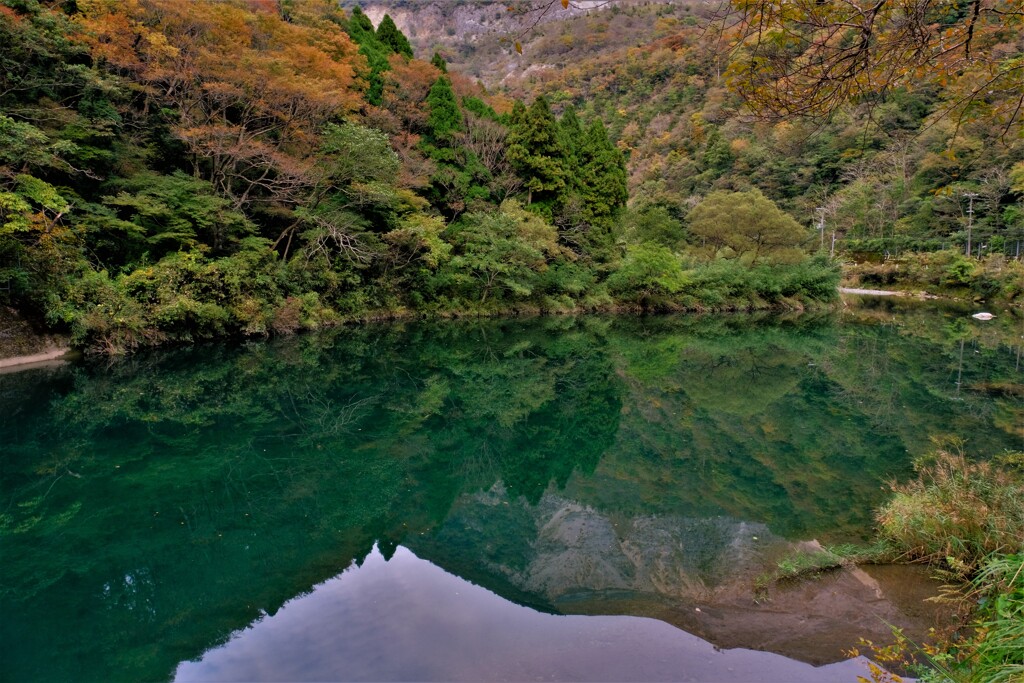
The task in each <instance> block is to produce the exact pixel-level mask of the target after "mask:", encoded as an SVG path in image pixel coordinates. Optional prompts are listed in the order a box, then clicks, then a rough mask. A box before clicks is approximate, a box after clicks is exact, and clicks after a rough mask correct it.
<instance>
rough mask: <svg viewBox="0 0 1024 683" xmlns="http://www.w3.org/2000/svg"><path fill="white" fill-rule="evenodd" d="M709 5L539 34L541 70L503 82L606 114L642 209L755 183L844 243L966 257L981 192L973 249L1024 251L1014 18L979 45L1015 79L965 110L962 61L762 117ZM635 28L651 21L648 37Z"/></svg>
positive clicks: (732, 40)
mask: <svg viewBox="0 0 1024 683" xmlns="http://www.w3.org/2000/svg"><path fill="white" fill-rule="evenodd" d="M997 4H998V3H997ZM713 9H714V10H720V8H711V7H709V6H707V5H697V4H695V3H656V4H651V5H647V6H624V7H612V8H611V9H609V10H607V11H603V12H600V13H595V14H591V15H588V16H585V17H578V18H573V19H569V20H567V21H564V22H561V23H559V24H557V25H544V26H540V27H538V30H537V31H536V35H535V36H534V37H533V38H532V39H531V40H530V41H528V42H527V43H524V45H525V50H526V55H527V56H526V59H527V60H528V61H529V62H531V67H530V68H527V69H526V70H525V71H524V73H523V75H522V76H521V77H519V78H518V79H516V80H512V79H509V80H506V81H505V85H506V86H507V87H508V89H509V92H510V93H511V94H512V95H514V96H517V97H533V96H536V95H544V96H546V97H547V98H548V99H550V101H551V102H552V106H553V107H554V108H555V109H556V110H557V109H558V108H560V107H561V106H570V105H572V106H576V107H577V108H579V110H580V111H581V113H582V114H583V115H584V116H597V117H600V118H601V119H602V120H604V121H605V123H606V124H607V126H608V128H609V130H610V133H611V135H612V137H613V138H614V139H615V140H616V141H617V143H618V146H619V148H620V149H622V150H623V151H624V152H625V153H626V154H627V155H628V158H629V164H628V167H629V173H630V193H631V197H632V201H631V204H632V206H633V207H634V208H635V209H636V210H637V211H638V212H640V213H641V214H643V213H645V212H652V211H653V212H660V211H662V210H664V211H666V212H667V213H669V214H671V215H672V216H673V217H674V218H675V219H677V220H680V221H682V220H683V219H684V217H685V214H686V211H687V210H688V208H689V207H690V206H692V205H693V203H695V202H697V201H700V199H701V198H702V197H703V196H704V195H706V194H707V193H708V192H711V191H714V190H720V189H726V190H743V189H749V188H751V187H756V188H758V189H760V190H761V191H762V192H764V193H765V195H766V196H768V197H769V198H770V199H772V200H773V201H775V202H777V203H778V204H779V205H780V206H781V207H782V208H784V209H785V210H786V211H788V212H789V213H790V214H791V215H793V216H794V217H796V218H797V219H798V220H800V221H801V222H802V223H804V224H807V225H812V224H813V225H817V223H818V221H819V219H822V218H823V219H824V223H825V231H826V234H825V240H826V241H827V242H830V241H831V233H832V232H833V231H835V233H836V237H837V248H838V249H841V250H847V251H853V252H872V253H875V254H883V255H884V254H885V253H887V252H888V253H889V254H895V253H896V252H899V251H903V250H907V249H910V250H934V249H939V248H943V247H946V248H953V249H959V250H960V251H961V252H963V251H964V250H965V248H966V242H967V223H968V220H967V218H968V210H969V208H971V206H970V205H971V201H970V197H969V195H970V194H975V195H976V196H975V197H974V199H973V212H974V220H973V226H972V230H973V235H972V246H971V253H972V254H973V255H974V256H977V255H978V254H979V250H980V253H981V255H982V256H984V255H985V254H986V253H988V254H992V253H996V254H1005V255H1008V256H1010V257H1014V256H1017V255H1018V253H1019V252H1018V245H1020V249H1022V250H1024V203H1022V200H1024V165H1022V164H1021V162H1022V160H1024V140H1022V137H1021V135H1022V132H1021V127H1020V121H1019V118H1017V119H1016V120H1012V119H1011V115H1012V114H1013V113H1014V110H1015V108H1016V106H1017V105H1018V103H1019V98H1020V95H1021V92H1024V70H1022V69H1021V58H1022V50H1024V41H1022V36H1021V34H1020V32H1019V29H1020V24H1019V21H1018V22H1016V23H1014V22H1007V23H1006V25H1005V26H1004V27H1002V29H1001V30H990V31H988V32H986V33H984V34H983V33H981V31H980V30H979V31H978V36H977V37H976V40H978V41H980V42H978V43H977V44H976V45H975V46H974V49H975V51H976V52H979V53H984V54H987V55H992V56H993V58H995V59H999V60H1001V71H1002V72H1004V73H1005V76H1004V78H1005V83H1004V84H1003V87H1002V88H1001V89H1000V90H999V91H997V92H989V93H986V95H987V97H985V98H982V99H979V100H978V101H976V102H973V103H972V104H971V107H969V108H967V109H966V110H965V109H964V108H963V107H961V106H960V105H961V104H963V101H962V100H963V98H964V96H965V90H966V88H967V86H968V85H970V86H980V85H982V84H984V82H985V81H984V80H983V78H984V74H982V73H979V72H973V73H972V72H971V71H969V70H968V69H967V68H964V67H961V68H960V69H959V73H960V74H961V76H962V78H961V79H960V80H955V79H954V78H952V77H945V76H944V75H943V74H941V73H939V72H938V69H937V65H936V73H927V72H921V73H920V74H911V75H910V77H908V78H905V79H904V80H897V79H895V78H894V80H893V82H892V83H888V84H886V83H881V84H879V86H878V92H877V93H876V94H875V95H874V96H873V97H870V98H869V97H864V98H861V99H860V100H859V101H856V102H854V103H852V104H846V105H844V106H842V107H840V108H838V109H837V110H836V111H835V112H833V113H832V114H831V116H830V117H826V118H821V117H819V118H808V117H805V116H801V115H800V114H799V113H795V112H789V115H786V113H782V115H776V116H754V115H753V112H752V108H751V107H750V106H749V105H750V104H751V103H750V101H749V99H750V98H749V97H748V98H743V97H741V92H742V91H743V86H744V74H743V72H742V71H741V67H742V66H743V65H744V63H743V59H742V55H741V50H738V49H737V48H736V47H735V45H736V42H737V35H736V34H737V33H738V32H739V29H738V28H734V30H733V31H732V32H731V33H730V31H729V30H723V29H722V28H721V26H719V25H716V24H715V17H714V16H713V12H712V10H713ZM955 19H956V17H952V18H949V19H948V20H947V21H949V23H950V24H951V25H952V23H953V21H954V20H955ZM635 26H645V27H649V28H648V29H647V30H646V31H645V32H641V33H640V35H641V36H642V38H643V42H642V43H640V44H638V43H637V42H635V41H633V40H630V38H632V36H633V35H636V34H637V30H636V29H631V28H630V27H635ZM716 26H717V29H716ZM734 26H735V24H734ZM709 27H710V29H709ZM951 30H952V29H951ZM953 42H954V41H953V40H950V43H951V45H952V43H953ZM883 66H884V65H883ZM761 69H762V70H763V71H767V69H768V66H767V65H766V64H762V66H761ZM993 87H994V86H993ZM755 104H756V103H755ZM760 113H761V114H764V113H765V112H763V111H762V112H760ZM1018 113H1019V112H1018ZM819 207H820V208H821V209H822V211H820V212H819V211H818V209H819ZM819 239H820V235H819ZM829 246H830V245H829Z"/></svg>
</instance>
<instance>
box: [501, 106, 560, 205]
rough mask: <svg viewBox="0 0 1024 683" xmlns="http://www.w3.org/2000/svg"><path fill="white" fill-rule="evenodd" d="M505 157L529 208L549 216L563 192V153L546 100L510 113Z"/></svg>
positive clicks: (557, 129) (556, 128)
mask: <svg viewBox="0 0 1024 683" xmlns="http://www.w3.org/2000/svg"><path fill="white" fill-rule="evenodd" d="M506 157H507V158H508V160H509V161H510V162H511V163H512V166H513V168H515V170H516V173H517V174H518V175H519V177H520V178H522V179H523V182H524V184H525V186H526V189H527V192H528V197H527V202H528V203H529V204H536V205H538V207H537V208H539V209H540V210H541V212H542V213H544V214H546V215H550V213H551V209H552V206H553V204H554V203H555V202H556V201H557V200H558V198H559V197H560V196H561V195H562V192H563V191H564V190H565V188H566V182H565V181H566V170H565V149H564V147H563V145H562V135H561V131H560V129H559V127H558V122H557V121H556V120H555V116H554V114H552V113H551V107H550V105H548V101H547V99H545V98H544V97H543V96H541V97H538V98H537V99H536V100H534V101H533V104H531V105H530V108H529V109H524V108H523V107H522V105H521V104H518V103H517V106H516V108H515V109H513V110H512V125H511V127H510V129H509V135H508V149H507V151H506Z"/></svg>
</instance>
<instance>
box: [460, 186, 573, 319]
mask: <svg viewBox="0 0 1024 683" xmlns="http://www.w3.org/2000/svg"><path fill="white" fill-rule="evenodd" d="M448 238H449V240H450V241H451V242H452V243H453V244H454V246H455V251H456V255H455V256H453V257H452V259H451V260H450V262H449V264H448V265H449V268H448V269H447V271H446V272H445V273H443V274H442V280H443V281H445V282H447V283H450V284H452V285H455V286H456V288H457V289H456V291H461V292H463V295H465V296H472V295H474V294H475V295H478V296H479V303H480V304H484V303H486V302H487V301H488V299H503V298H505V299H513V300H514V299H526V298H528V297H530V296H531V295H532V294H533V293H534V290H535V288H536V287H537V286H538V284H539V282H540V275H541V273H543V272H544V271H545V270H547V267H548V260H549V259H553V258H555V257H557V256H559V255H560V254H561V249H560V248H559V246H558V232H557V231H556V230H555V228H554V226H552V225H551V224H549V223H547V222H546V221H544V220H543V219H542V218H540V217H539V216H537V215H536V214H533V213H531V212H529V211H525V210H524V209H523V208H522V207H521V206H520V205H519V204H518V203H516V202H515V201H513V200H508V201H505V202H503V203H502V205H501V209H500V211H497V212H491V213H471V214H468V215H466V216H465V217H464V218H463V219H462V220H461V221H459V222H458V223H455V224H453V225H452V226H451V227H450V228H449V235H448Z"/></svg>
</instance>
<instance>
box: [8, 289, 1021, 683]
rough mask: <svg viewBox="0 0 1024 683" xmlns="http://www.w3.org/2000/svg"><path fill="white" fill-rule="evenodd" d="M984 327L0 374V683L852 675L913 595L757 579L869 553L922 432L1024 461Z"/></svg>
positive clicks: (214, 359) (814, 320) (820, 320)
mask: <svg viewBox="0 0 1024 683" xmlns="http://www.w3.org/2000/svg"><path fill="white" fill-rule="evenodd" d="M971 312H973V311H970V310H966V309H954V308H946V309H938V308H935V307H934V306H931V307H919V306H915V305H912V304H898V303H895V302H884V301H883V302H874V303H867V304H857V305H851V306H850V307H847V308H845V309H844V310H843V312H841V313H838V314H831V315H825V316H810V315H803V316H796V317H792V318H789V319H780V318H771V317H766V318H760V319H754V318H749V317H743V316H735V317H716V318H698V317H652V318H629V317H621V318H611V317H609V318H605V317H581V318H547V319H536V320H503V321H472V322H463V321H448V322H442V323H415V324H413V323H408V324H393V325H380V326H367V327H362V328H358V329H344V330H336V331H331V332H328V333H323V334H318V335H307V336H301V337H297V338H292V339H285V340H278V341H272V342H268V343H249V344H242V345H206V346H197V347H195V348H190V349H182V350H173V351H164V352H159V353H147V354H140V355H137V356H133V357H130V358H127V359H123V360H118V361H114V362H112V363H106V362H96V361H91V362H85V363H80V364H76V365H73V366H68V367H65V368H63V369H58V370H52V369H51V370H38V371H27V372H21V373H17V374H8V375H0V416H2V417H0V449H2V455H0V494H2V495H0V542H2V546H0V552H2V558H3V561H2V563H0V678H2V679H3V680H10V681H31V680H44V681H50V680H98V681H116V680H133V681H134V680H170V679H175V678H176V679H178V680H182V681H193V680H222V681H242V680H274V681H281V680H456V679H458V680H541V679H543V680H704V681H707V680H716V681H748V680H749V681H755V680H766V681H771V680H788V681H802V680H807V681H813V680H850V681H853V680H855V679H856V676H857V675H858V674H861V673H863V667H862V665H861V663H860V662H858V661H856V660H854V661H848V660H845V659H844V657H843V655H842V652H841V650H842V649H843V648H844V647H850V646H852V645H854V644H855V640H856V638H852V637H851V627H850V624H851V623H854V622H853V621H852V620H854V619H856V618H857V613H862V612H870V611H872V610H875V613H877V615H887V614H889V612H886V611H885V610H895V611H896V612H899V610H902V609H904V608H908V607H907V605H909V603H910V602H912V601H911V600H910V598H907V597H906V596H904V597H903V598H902V603H906V604H898V603H901V598H900V593H901V589H898V588H897V589H894V591H895V592H892V595H893V596H895V597H893V598H892V599H888V598H887V600H886V601H885V602H884V604H883V603H882V602H879V603H877V604H875V603H871V605H872V606H871V607H870V608H865V607H864V604H867V603H862V602H858V600H860V598H856V599H854V600H853V601H852V602H850V603H849V604H836V605H833V604H830V603H829V602H828V599H827V598H826V597H823V596H826V595H829V594H832V595H834V594H836V593H844V592H846V593H849V592H850V591H851V590H854V589H853V588H850V587H849V586H848V585H846V584H843V583H842V582H844V581H847V582H850V581H852V582H853V583H852V584H850V585H856V581H853V580H852V579H850V578H849V577H846V576H835V577H825V578H823V579H822V580H821V581H818V582H812V583H813V585H811V586H810V587H801V588H799V589H798V590H799V591H803V593H801V594H800V595H796V594H786V595H783V594H779V595H778V596H773V597H772V598H771V599H772V600H774V602H773V603H772V604H770V605H768V606H765V605H763V604H758V603H755V602H754V600H753V598H752V592H751V585H752V582H753V578H754V577H756V576H757V575H758V574H759V573H761V572H763V571H765V570H766V569H770V568H771V567H772V566H773V564H774V562H775V561H776V560H777V559H778V558H779V557H780V556H781V555H782V554H785V553H786V552H789V551H791V550H792V549H793V547H794V543H797V542H801V541H808V540H810V539H817V540H820V541H822V542H825V543H827V542H845V541H857V540H862V539H865V538H867V537H868V536H869V535H870V528H871V521H872V508H873V507H874V506H876V505H878V504H879V503H880V502H881V501H883V500H884V499H885V496H886V491H885V483H886V482H887V481H889V480H890V479H893V478H895V479H902V478H906V477H908V476H910V475H911V473H912V467H911V461H912V459H913V457H914V456H916V455H919V454H921V453H924V452H926V451H927V450H928V449H929V448H930V438H931V437H933V436H937V435H946V434H956V435H959V436H962V437H964V438H966V439H967V440H968V445H967V447H968V450H969V451H970V452H971V453H975V454H978V455H990V454H992V453H996V452H999V451H1002V450H1004V449H1022V448H1024V402H1022V401H1021V393H1020V392H1021V382H1022V379H1021V378H1022V360H1021V341H1022V340H1021V332H1022V330H1024V324H1022V321H1021V320H1020V318H1013V317H1012V316H1010V315H1009V314H1000V317H998V318H997V319H996V320H994V321H991V322H989V323H980V322H977V321H973V320H971V319H970V318H969V317H968V316H969V313H971ZM857 580H859V581H861V582H862V583H864V584H865V586H867V589H866V590H868V593H870V594H871V595H875V594H876V593H877V594H881V593H882V592H884V591H882V589H883V588H885V589H886V590H888V589H887V588H886V587H887V586H889V585H890V584H889V583H886V582H887V581H888V579H886V578H885V577H883V576H882V575H880V574H879V575H872V576H871V577H868V578H866V579H865V578H863V577H860V578H859V579H857ZM830 582H832V583H830ZM893 585H896V584H893ZM844 586H845V587H844ZM879 586H881V588H879ZM808 591H809V592H808ZM815 591H817V592H815ZM890 592H891V591H890ZM873 599H874V598H872V597H870V596H869V597H868V598H865V599H864V600H866V601H869V602H870V601H871V600H873ZM908 609H909V608H908ZM802 610H803V611H802ZM806 610H810V611H806ZM843 610H849V611H850V615H849V616H847V615H845V613H844V612H843ZM896 612H893V614H895V613H896ZM897 616H898V615H897ZM894 618H895V617H894ZM874 620H875V621H878V619H877V618H875V619H874ZM844 624H845V627H843V625H844ZM855 626H856V624H855ZM841 627H842V628H841ZM856 628H859V626H856ZM856 628H854V629H852V630H856ZM864 628H872V627H871V626H870V625H869V624H868V622H867V621H865V626H864ZM801 629H803V630H801ZM808 634H814V635H813V637H811V636H810V635H808ZM851 638H852V639H851ZM783 655H786V656H783ZM822 667H824V668H822Z"/></svg>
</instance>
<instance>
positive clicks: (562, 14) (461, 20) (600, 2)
mask: <svg viewBox="0 0 1024 683" xmlns="http://www.w3.org/2000/svg"><path fill="white" fill-rule="evenodd" d="M357 4H361V6H362V8H363V10H364V11H365V12H366V15H367V16H369V17H370V19H371V20H373V22H374V23H375V24H376V23H379V22H380V20H381V19H382V18H383V17H384V15H385V14H390V15H391V18H392V19H394V21H395V24H396V25H397V26H398V28H399V29H401V30H402V32H403V33H405V34H406V35H407V36H408V37H409V40H410V42H411V43H412V45H413V48H414V50H415V52H416V56H417V57H420V58H421V59H429V58H430V56H431V55H432V54H433V53H434V52H439V53H441V54H442V55H444V57H445V58H446V59H447V60H448V62H449V63H450V64H451V65H452V68H453V69H454V70H457V71H460V72H462V73H466V74H469V75H471V76H474V77H476V78H478V79H480V80H481V81H482V82H483V83H484V84H485V85H487V86H488V87H492V86H495V85H497V84H499V83H501V82H502V81H503V80H505V79H507V78H509V77H515V76H517V75H519V74H520V73H521V72H522V71H524V70H536V69H543V68H550V67H551V66H552V64H551V60H552V59H553V58H554V59H556V60H558V61H561V60H562V59H564V58H566V57H567V56H570V55H573V56H580V55H581V54H584V55H587V56H593V55H595V54H598V53H601V52H602V51H604V50H605V49H608V48H611V47H620V46H621V43H617V42H616V43H614V44H613V43H611V42H609V41H607V40H606V39H607V38H608V37H609V34H608V33H607V32H606V31H597V32H595V33H594V36H593V37H594V40H589V39H588V40H587V41H586V43H585V44H580V43H578V42H577V43H575V44H574V43H573V42H569V43H567V42H566V41H565V40H564V39H563V38H562V36H563V35H564V30H563V27H564V25H565V23H566V21H567V20H569V21H571V22H573V24H574V26H581V25H585V26H590V25H592V24H593V25H598V24H604V25H608V24H610V23H614V24H616V26H617V30H616V31H614V32H613V35H614V36H615V38H616V39H626V40H630V41H634V44H636V43H638V42H640V41H646V40H650V39H651V38H653V37H654V35H655V33H656V31H657V30H658V29H657V27H655V26H654V24H653V22H651V21H648V19H649V18H650V17H651V16H652V15H656V16H662V15H667V16H675V15H676V14H680V15H681V14H682V13H683V12H684V9H683V8H686V10H685V11H687V12H688V11H690V9H691V8H692V7H693V6H695V5H700V4H702V3H700V2H696V1H694V0H616V1H615V2H612V3H609V2H606V1H605V0H574V1H573V3H572V4H571V5H570V7H569V8H568V9H566V10H563V9H562V8H561V7H559V6H557V5H556V6H555V7H554V8H553V9H552V10H551V11H549V12H548V13H546V14H544V15H542V16H538V13H537V12H535V11H533V12H531V11H530V5H529V3H526V2H508V1H504V2H501V1H498V2H494V1H491V0H479V1H477V0H432V1H430V0H380V1H377V2H369V3H358V2H354V1H352V0H345V1H343V2H342V3H341V5H342V7H353V6H355V5H357ZM510 8H511V9H510ZM580 21H582V22H586V23H584V24H580V23H579V22H580ZM535 23H536V26H535V27H534V24H535ZM531 27H532V30H530V29H531ZM573 30H575V29H573ZM517 40H519V41H521V42H522V46H523V54H522V55H519V54H517V53H516V52H515V50H514V49H513V45H514V42H515V41H517Z"/></svg>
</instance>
